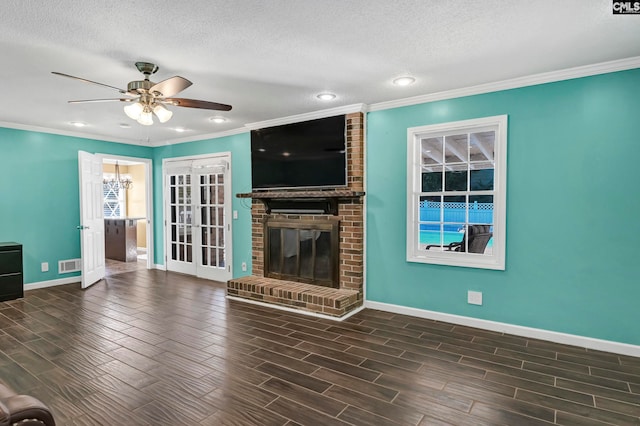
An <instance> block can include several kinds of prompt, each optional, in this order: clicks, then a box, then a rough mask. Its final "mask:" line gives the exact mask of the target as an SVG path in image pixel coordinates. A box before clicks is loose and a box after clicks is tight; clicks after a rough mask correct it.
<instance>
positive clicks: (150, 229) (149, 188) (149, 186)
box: [96, 153, 155, 269]
mask: <svg viewBox="0 0 640 426" xmlns="http://www.w3.org/2000/svg"><path fill="white" fill-rule="evenodd" d="M96 155H97V156H98V157H99V158H100V161H102V164H104V160H107V159H108V160H120V161H132V162H135V163H142V164H144V179H145V204H146V205H145V217H146V218H147V269H153V268H154V267H155V264H154V262H153V259H154V250H153V234H154V225H153V223H154V222H153V160H151V159H150V158H138V157H127V156H124V155H114V154H99V153H98V154H96Z"/></svg>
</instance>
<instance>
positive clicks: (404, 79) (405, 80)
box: [393, 76, 416, 86]
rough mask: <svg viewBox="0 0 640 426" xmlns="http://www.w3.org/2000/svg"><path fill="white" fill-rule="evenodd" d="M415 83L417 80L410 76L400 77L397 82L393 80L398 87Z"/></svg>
mask: <svg viewBox="0 0 640 426" xmlns="http://www.w3.org/2000/svg"><path fill="white" fill-rule="evenodd" d="M415 82H416V79H415V78H413V77H409V76H404V77H398V78H396V79H395V80H393V84H395V85H396V86H409V85H411V84H413V83H415Z"/></svg>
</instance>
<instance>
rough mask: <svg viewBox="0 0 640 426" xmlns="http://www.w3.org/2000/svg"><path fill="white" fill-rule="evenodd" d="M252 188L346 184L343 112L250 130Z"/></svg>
mask: <svg viewBox="0 0 640 426" xmlns="http://www.w3.org/2000/svg"><path fill="white" fill-rule="evenodd" d="M251 183H252V187H253V189H254V190H260V189H276V188H277V189H291V188H328V187H331V188H334V187H343V186H346V185H347V154H346V117H345V116H344V115H340V116H336V117H328V118H320V119H317V120H311V121H304V122H301V123H293V124H286V125H283V126H275V127H268V128H265V129H260V130H252V131H251Z"/></svg>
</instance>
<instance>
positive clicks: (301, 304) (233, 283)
mask: <svg viewBox="0 0 640 426" xmlns="http://www.w3.org/2000/svg"><path fill="white" fill-rule="evenodd" d="M363 139H364V138H363V118H362V113H353V114H348V115H347V178H348V188H347V189H346V191H351V192H353V191H357V192H358V193H362V191H363V181H364V179H363V177H364V159H363V152H364V150H363ZM346 191H345V189H341V190H335V191H334V190H326V191H323V193H325V194H326V195H327V197H335V198H336V199H337V201H338V212H337V215H336V216H333V215H331V216H328V215H317V214H312V215H306V214H305V215H302V214H281V213H276V214H273V213H272V214H267V213H266V209H265V206H264V204H263V203H262V201H259V200H258V199H255V198H254V199H253V201H252V207H251V217H252V230H251V233H252V243H253V255H252V273H253V275H251V276H247V277H240V278H234V279H232V280H230V281H228V283H227V294H228V295H229V296H235V297H240V298H243V299H248V300H253V301H256V302H263V303H269V304H274V305H279V306H286V307H290V308H295V309H299V310H303V311H307V312H313V313H322V314H325V315H329V316H333V317H341V316H344V315H346V314H347V313H349V312H350V311H352V310H354V309H356V308H358V307H360V306H362V303H363V272H364V270H363V268H364V262H363V249H364V243H363V238H364V223H363V220H364V211H363V202H362V197H353V196H349V197H343V196H341V194H345V192H346ZM312 192H313V193H315V195H317V191H312ZM287 194H290V192H286V191H282V192H281V196H287ZM296 194H297V195H296V197H301V194H303V192H300V191H296ZM238 196H245V197H247V198H250V197H251V196H250V195H249V194H238ZM302 196H303V195H302ZM268 217H269V218H277V219H284V220H303V221H307V220H308V221H314V220H320V219H322V220H326V219H327V217H332V218H334V219H335V218H337V219H338V220H339V221H340V255H339V256H340V257H339V258H340V261H339V267H340V274H339V275H340V278H339V284H340V285H339V288H337V289H333V288H327V287H321V286H316V285H310V284H302V283H298V282H292V281H284V280H277V279H271V278H265V277H264V235H263V233H264V223H265V221H266V219H267V218H268Z"/></svg>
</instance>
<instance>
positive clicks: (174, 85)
mask: <svg viewBox="0 0 640 426" xmlns="http://www.w3.org/2000/svg"><path fill="white" fill-rule="evenodd" d="M192 84H193V83H191V82H190V81H189V80H187V79H186V78H184V77H180V76H175V77H171V78H168V79H166V80H162V81H161V82H160V83H156V84H154V85H153V86H151V88H150V89H149V92H150V93H154V94H156V92H157V93H159V95H158V94H156V96H160V97H163V98H166V97H169V96H173V95H176V94H178V93H180V92H182V91H183V90H184V89H186V88H187V87H189V86H191V85H192Z"/></svg>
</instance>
